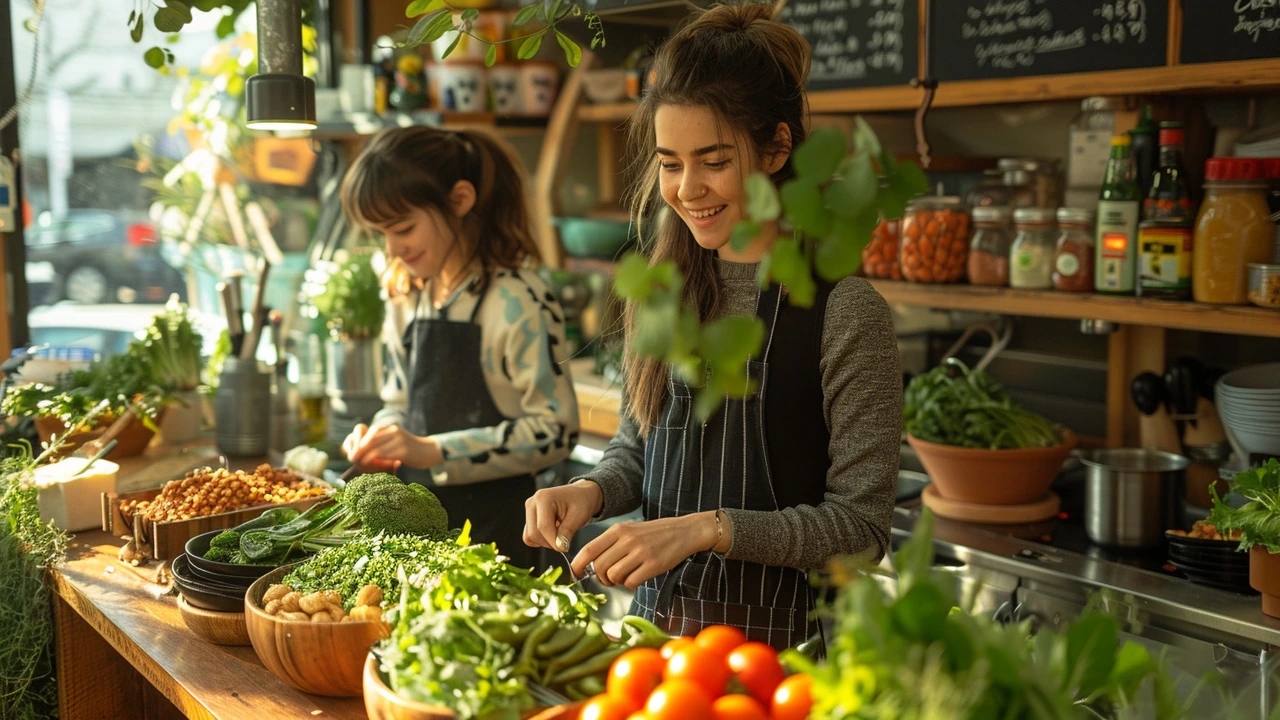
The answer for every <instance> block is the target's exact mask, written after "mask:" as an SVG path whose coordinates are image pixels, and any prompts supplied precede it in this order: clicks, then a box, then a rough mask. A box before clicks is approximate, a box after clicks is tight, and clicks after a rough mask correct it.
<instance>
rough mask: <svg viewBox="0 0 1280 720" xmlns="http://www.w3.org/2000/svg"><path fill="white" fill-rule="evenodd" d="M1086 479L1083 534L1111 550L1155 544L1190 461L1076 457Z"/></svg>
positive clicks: (1162, 455) (1147, 453) (1100, 453)
mask: <svg viewBox="0 0 1280 720" xmlns="http://www.w3.org/2000/svg"><path fill="white" fill-rule="evenodd" d="M1081 461H1082V462H1083V463H1084V464H1085V466H1086V474H1085V500H1084V511H1085V521H1084V522H1085V530H1086V531H1087V532H1088V534H1089V539H1090V540H1092V541H1093V542H1095V543H1097V544H1099V545H1110V546H1113V547H1150V546H1152V545H1159V544H1160V542H1161V541H1162V540H1163V539H1164V531H1165V530H1168V529H1169V528H1173V527H1177V526H1178V525H1180V524H1181V523H1180V521H1179V518H1178V515H1179V514H1180V512H1181V507H1182V504H1181V502H1180V500H1181V498H1182V497H1183V494H1184V492H1185V490H1184V486H1185V484H1186V476H1185V473H1186V470H1187V467H1188V466H1189V465H1190V464H1191V461H1189V460H1187V459H1186V458H1184V457H1182V456H1181V455H1174V454H1172V453H1167V452H1160V451H1157V450H1139V449H1132V448H1120V449H1114V450H1095V451H1093V452H1092V453H1088V454H1086V455H1085V456H1083V457H1082V458H1081Z"/></svg>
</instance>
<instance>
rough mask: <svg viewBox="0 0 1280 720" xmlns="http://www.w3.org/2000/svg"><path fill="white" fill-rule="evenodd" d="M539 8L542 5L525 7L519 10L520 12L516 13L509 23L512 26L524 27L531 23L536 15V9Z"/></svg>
mask: <svg viewBox="0 0 1280 720" xmlns="http://www.w3.org/2000/svg"><path fill="white" fill-rule="evenodd" d="M540 7H542V4H541V3H538V2H535V3H534V4H532V5H526V6H524V7H522V8H520V12H518V13H516V16H515V18H514V19H513V20H512V21H511V24H512V26H514V27H524V26H525V25H528V24H529V23H531V22H533V19H534V18H535V17H537V15H538V9H539V8H540Z"/></svg>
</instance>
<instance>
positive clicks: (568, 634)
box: [538, 625, 587, 658]
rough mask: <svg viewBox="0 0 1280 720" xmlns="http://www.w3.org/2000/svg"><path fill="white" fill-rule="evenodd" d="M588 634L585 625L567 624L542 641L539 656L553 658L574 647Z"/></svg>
mask: <svg viewBox="0 0 1280 720" xmlns="http://www.w3.org/2000/svg"><path fill="white" fill-rule="evenodd" d="M586 634H587V628H586V627H585V626H583V625H565V626H563V627H561V628H560V629H559V630H556V631H555V634H553V635H552V636H551V637H549V638H547V639H546V640H545V641H544V642H543V643H542V645H541V646H540V647H539V648H538V657H540V658H553V657H555V656H557V655H559V654H561V653H563V652H565V651H566V650H568V649H569V648H571V647H573V646H574V644H575V643H577V642H578V641H579V640H581V639H582V636H583V635H586Z"/></svg>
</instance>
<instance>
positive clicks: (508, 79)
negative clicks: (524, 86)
mask: <svg viewBox="0 0 1280 720" xmlns="http://www.w3.org/2000/svg"><path fill="white" fill-rule="evenodd" d="M489 91H490V92H491V93H492V94H493V111H494V112H495V113H497V114H499V115H519V114H520V113H522V112H524V110H523V109H522V104H521V102H520V100H521V97H520V66H519V65H514V64H512V65H495V66H494V67H492V68H489Z"/></svg>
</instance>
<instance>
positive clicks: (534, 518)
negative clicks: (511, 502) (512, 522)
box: [524, 481, 604, 552]
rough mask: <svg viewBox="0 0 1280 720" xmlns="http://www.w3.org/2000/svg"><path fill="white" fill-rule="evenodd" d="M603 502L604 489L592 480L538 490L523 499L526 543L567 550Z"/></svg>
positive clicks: (533, 545)
mask: <svg viewBox="0 0 1280 720" xmlns="http://www.w3.org/2000/svg"><path fill="white" fill-rule="evenodd" d="M603 505H604V493H603V492H601V491H600V486H599V485H597V484H595V483H593V482H590V481H586V482H576V483H570V484H568V485H561V486H560V487H553V488H546V489H545V490H539V491H538V492H536V493H534V494H533V497H531V498H529V499H528V500H525V501H524V544H525V545H528V546H529V547H544V548H549V549H551V550H559V551H560V552H565V551H566V550H568V549H569V542H570V541H571V540H573V536H574V534H575V533H577V532H578V531H579V530H581V529H582V528H583V526H584V525H586V524H587V523H589V522H591V518H593V517H595V516H596V514H597V513H599V512H600V508H601V506H603Z"/></svg>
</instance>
